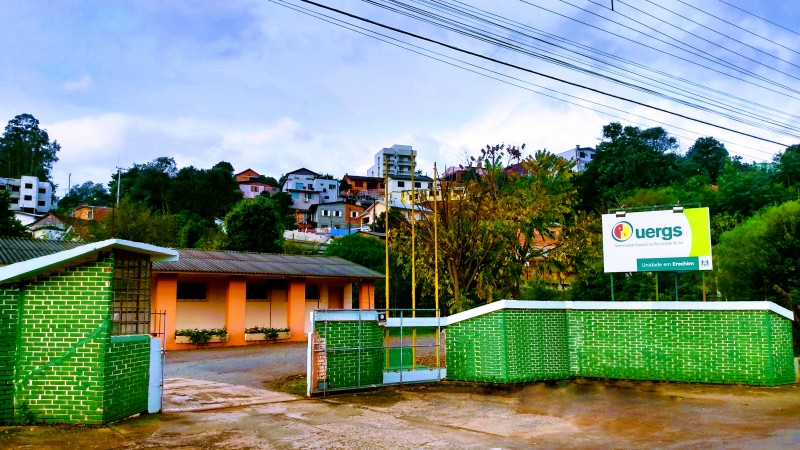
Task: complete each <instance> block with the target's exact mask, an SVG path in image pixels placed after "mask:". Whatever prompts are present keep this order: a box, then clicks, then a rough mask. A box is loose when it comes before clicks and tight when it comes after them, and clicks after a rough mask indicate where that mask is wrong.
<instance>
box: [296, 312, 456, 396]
mask: <svg viewBox="0 0 800 450" xmlns="http://www.w3.org/2000/svg"><path fill="white" fill-rule="evenodd" d="M335 322H358V324H359V325H358V330H359V335H358V337H357V341H356V342H355V345H353V346H344V347H342V346H340V347H331V346H330V345H328V342H327V340H326V338H323V337H321V336H320V334H319V332H318V329H319V328H322V329H325V330H329V327H328V324H330V323H335ZM318 323H324V324H325V325H324V326H323V327H318V325H317V324H318ZM367 323H372V324H377V325H378V326H380V327H382V328H383V330H384V337H383V342H382V343H381V344H380V345H374V343H370V345H367V344H366V343H365V342H364V340H363V338H362V332H361V330H362V329H363V325H364V324H367ZM419 327H426V328H435V334H434V339H433V342H428V343H419V342H418V341H416V339H415V338H416V335H415V333H414V332H413V331H412V332H408V333H406V330H407V329H409V328H410V329H412V330H416V328H419ZM443 328H444V320H443V318H442V317H440V316H439V311H438V310H435V309H424V310H423V309H417V310H411V309H390V310H388V311H387V310H364V309H361V310H355V309H336V310H334V309H317V310H314V311H312V312H311V331H310V332H309V333H308V352H307V361H306V369H307V370H306V374H307V391H306V394H307V395H309V396H311V395H313V394H326V393H328V392H333V391H344V390H355V389H366V388H375V387H380V386H387V385H396V384H405V383H428V382H438V381H441V380H442V379H444V378H445V377H446V376H447V369H446V367H444V351H443V350H444V340H443V339H442V336H443V334H442V330H443ZM391 330H399V333H398V332H394V333H393V332H392V331H391ZM422 339H423V341H430V337H426V338H422ZM409 349H410V350H409ZM376 350H380V351H382V352H383V361H384V368H383V371H382V374H381V377H380V378H381V380H380V382H374V380H372V381H364V382H362V377H361V373H362V366H361V361H362V359H363V358H364V356H365V354H368V353H372V354H374V352H375V351H376ZM345 352H352V353H353V356H354V357H355V358H356V364H355V366H356V372H355V374H356V375H355V378H356V382H355V384H353V385H347V386H331V385H330V383H329V380H328V369H329V367H328V356H329V354H339V355H341V353H345ZM409 352H410V353H411V355H410V359H411V361H406V360H404V359H405V358H406V357H407V355H408V353H409ZM420 354H427V359H426V360H425V362H427V360H428V359H430V358H431V357H432V358H433V359H432V361H433V364H428V365H422V364H418V362H417V361H418V359H419V358H420V356H421V355H420ZM366 356H367V357H368V355H366ZM423 357H424V356H423ZM392 361H396V362H397V363H398V364H391V363H392Z"/></svg>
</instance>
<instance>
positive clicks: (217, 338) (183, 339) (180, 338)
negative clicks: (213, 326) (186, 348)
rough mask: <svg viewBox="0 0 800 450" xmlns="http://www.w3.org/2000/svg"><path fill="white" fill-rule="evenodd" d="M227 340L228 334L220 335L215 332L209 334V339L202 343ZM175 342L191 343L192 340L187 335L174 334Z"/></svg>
mask: <svg viewBox="0 0 800 450" xmlns="http://www.w3.org/2000/svg"><path fill="white" fill-rule="evenodd" d="M227 340H228V336H227V335H222V336H220V335H218V334H215V335H213V336H211V339H209V340H208V342H204V344H213V343H215V342H227ZM175 343H176V344H193V342H192V341H191V340H190V338H189V336H175ZM196 345H201V344H196Z"/></svg>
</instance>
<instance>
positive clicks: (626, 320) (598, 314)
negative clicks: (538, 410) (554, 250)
mask: <svg viewBox="0 0 800 450" xmlns="http://www.w3.org/2000/svg"><path fill="white" fill-rule="evenodd" d="M569 321H570V323H569V325H570V326H569V332H570V340H571V342H574V343H575V345H573V346H571V354H570V365H571V368H572V373H573V375H575V376H579V377H594V378H623V379H634V380H669V381H687V382H704V383H745V384H753V385H770V386H772V385H777V384H781V383H786V382H791V381H793V379H794V366H793V362H792V361H791V334H790V333H791V323H790V322H789V321H788V320H786V319H782V318H781V317H780V316H778V315H776V314H774V313H771V312H769V311H609V310H603V311H575V310H573V311H570V313H569ZM773 323H775V324H777V325H776V326H775V327H774V326H773ZM776 328H777V330H778V331H780V330H781V329H784V328H785V329H786V330H787V331H788V333H785V335H784V336H783V337H782V338H781V337H780V336H776V335H775V331H776ZM781 339H783V342H782V344H781V343H779V342H776V345H778V346H780V345H783V347H782V348H783V349H788V350H789V351H788V355H789V358H788V360H787V359H786V358H783V360H781V359H780V358H777V359H776V358H775V351H776V350H777V348H778V347H776V346H773V341H780V340H781ZM783 353H787V352H783ZM787 363H788V364H787ZM787 375H790V378H788V379H787Z"/></svg>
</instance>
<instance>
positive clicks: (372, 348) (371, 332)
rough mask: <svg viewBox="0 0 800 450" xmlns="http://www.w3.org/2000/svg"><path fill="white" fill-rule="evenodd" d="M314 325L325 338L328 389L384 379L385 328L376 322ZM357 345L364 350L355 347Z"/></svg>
mask: <svg viewBox="0 0 800 450" xmlns="http://www.w3.org/2000/svg"><path fill="white" fill-rule="evenodd" d="M314 326H315V329H316V330H317V333H319V336H320V337H321V338H323V339H325V346H326V348H327V359H328V370H327V375H328V383H329V385H330V389H347V388H356V387H359V386H368V385H372V384H380V383H383V369H384V367H385V364H386V363H385V350H384V349H383V331H384V328H382V327H380V326H379V325H378V323H377V322H374V321H343V322H317V323H315V325H314ZM359 347H360V348H362V349H363V350H355V349H356V348H359ZM350 349H353V350H350Z"/></svg>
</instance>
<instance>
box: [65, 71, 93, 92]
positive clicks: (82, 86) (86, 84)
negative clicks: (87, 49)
mask: <svg viewBox="0 0 800 450" xmlns="http://www.w3.org/2000/svg"><path fill="white" fill-rule="evenodd" d="M92 84H93V80H92V77H91V75H84V76H82V77H80V78H78V79H75V80H70V81H66V82H64V84H63V86H64V89H65V90H67V91H88V90H89V89H91V87H92Z"/></svg>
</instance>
